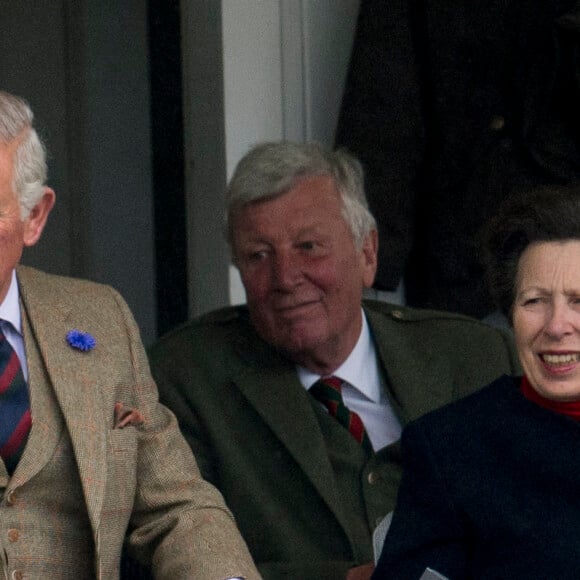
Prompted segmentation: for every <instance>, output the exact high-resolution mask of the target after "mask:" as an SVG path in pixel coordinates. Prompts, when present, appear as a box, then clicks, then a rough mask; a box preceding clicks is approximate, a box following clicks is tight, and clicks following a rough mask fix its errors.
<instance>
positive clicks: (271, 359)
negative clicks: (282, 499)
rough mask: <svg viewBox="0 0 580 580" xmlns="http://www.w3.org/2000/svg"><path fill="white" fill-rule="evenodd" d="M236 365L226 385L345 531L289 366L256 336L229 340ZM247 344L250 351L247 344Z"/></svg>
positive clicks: (314, 424) (328, 469)
mask: <svg viewBox="0 0 580 580" xmlns="http://www.w3.org/2000/svg"><path fill="white" fill-rule="evenodd" d="M232 339H233V340H236V341H237V343H238V344H237V345H236V346H237V350H238V353H239V356H240V360H241V362H242V364H241V368H239V369H237V370H236V371H235V372H234V373H233V375H232V377H233V378H232V381H233V382H234V383H235V384H236V385H237V386H238V388H239V389H240V390H241V391H242V392H243V393H244V395H245V397H246V398H247V399H248V401H249V402H250V403H251V404H252V406H253V407H254V408H255V409H256V411H257V412H258V413H259V414H260V415H261V417H262V418H263V420H264V422H265V423H266V424H267V425H268V426H269V427H270V429H271V430H272V432H273V433H274V434H275V435H276V436H277V437H278V439H280V441H281V442H282V443H283V444H284V446H285V447H286V449H287V450H288V452H289V453H290V455H292V457H293V458H294V460H295V461H296V463H297V464H298V465H299V466H300V467H301V469H302V471H303V472H304V474H305V475H306V476H307V477H308V478H309V479H310V481H311V482H312V485H313V486H314V487H315V488H316V489H317V491H318V493H319V494H320V495H321V496H322V498H323V499H324V500H325V502H326V503H327V505H328V507H329V508H330V510H331V511H332V512H333V513H334V515H335V516H336V517H337V519H338V520H339V522H340V523H341V525H342V526H343V527H344V528H345V529H346V522H344V521H343V518H342V515H341V513H340V511H339V510H338V509H337V507H338V506H339V505H340V498H339V495H338V489H337V487H336V484H335V480H334V472H333V470H332V466H331V464H330V460H329V458H328V453H327V451H326V446H325V443H324V439H323V437H322V433H321V431H320V427H319V424H318V420H317V418H316V414H315V412H314V409H313V408H312V404H311V403H310V400H309V398H308V393H307V392H306V390H305V389H304V388H303V386H302V385H301V384H300V381H299V380H298V376H297V374H296V369H295V366H294V365H293V364H292V363H290V362H289V361H288V360H286V359H285V358H284V357H282V356H281V355H280V354H279V353H277V352H276V351H274V350H273V349H272V348H270V347H269V346H268V345H266V344H265V343H263V342H262V341H261V340H260V339H258V338H257V337H256V340H253V341H246V340H245V339H244V338H243V337H233V338H232ZM250 344H251V348H250V347H249V345H250Z"/></svg>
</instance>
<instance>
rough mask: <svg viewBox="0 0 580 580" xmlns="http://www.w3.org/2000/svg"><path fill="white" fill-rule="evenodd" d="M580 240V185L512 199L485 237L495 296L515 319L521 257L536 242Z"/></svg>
mask: <svg viewBox="0 0 580 580" xmlns="http://www.w3.org/2000/svg"><path fill="white" fill-rule="evenodd" d="M566 240H580V185H574V186H542V187H538V188H536V189H533V190H528V191H525V192H520V193H517V194H514V195H513V196H511V197H509V198H508V199H507V200H506V201H505V202H504V203H503V204H502V206H501V208H500V210H499V212H498V214H497V215H496V216H495V217H494V218H493V219H492V220H491V221H490V223H489V224H488V227H487V228H486V231H485V234H484V245H483V249H484V258H485V262H486V266H487V278H488V283H489V288H490V292H491V295H492V297H493V298H494V299H495V302H496V304H497V306H498V308H499V309H500V310H501V312H502V313H503V314H505V315H506V316H507V317H508V319H509V320H511V312H512V306H513V302H514V297H515V290H516V278H517V274H518V265H519V261H520V257H521V255H522V254H523V252H524V251H525V249H526V248H527V247H528V246H529V245H530V244H533V243H535V242H554V241H566Z"/></svg>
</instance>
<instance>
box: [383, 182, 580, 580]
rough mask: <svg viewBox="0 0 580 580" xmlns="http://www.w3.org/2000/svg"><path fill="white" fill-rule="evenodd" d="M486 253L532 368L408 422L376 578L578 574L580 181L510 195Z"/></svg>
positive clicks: (521, 350)
mask: <svg viewBox="0 0 580 580" xmlns="http://www.w3.org/2000/svg"><path fill="white" fill-rule="evenodd" d="M487 253H488V264H489V274H490V282H491V288H492V291H493V292H494V293H495V297H496V300H497V302H498V304H499V305H500V307H501V309H502V311H503V312H504V313H505V314H506V315H507V316H508V318H509V319H510V321H511V323H512V326H513V330H514V335H515V339H516V345H517V349H518V354H519V357H520V361H521V363H522V368H523V370H524V375H523V377H517V378H514V377H506V376H504V377H502V378H500V379H498V380H497V381H495V382H494V383H492V384H491V385H489V386H488V387H485V388H484V389H482V390H481V391H479V392H478V393H475V394H473V395H470V396H469V397H467V398H465V399H463V400H460V401H458V402H456V403H453V404H451V405H448V406H447V407H444V408H442V409H440V410H438V411H435V412H433V413H430V414H428V415H426V416H424V417H422V418H420V419H419V420H417V421H415V422H413V423H411V424H410V425H409V426H408V427H407V428H406V429H405V431H404V433H403V439H402V449H403V463H404V474H403V480H402V484H401V487H400V490H399V496H398V501H397V507H396V509H395V513H394V516H393V521H392V524H391V528H390V530H389V533H388V535H387V538H386V541H385V545H384V548H383V552H382V555H381V557H380V560H379V562H378V565H377V568H376V570H375V573H374V575H373V579H379V578H389V579H399V578H400V579H405V580H412V579H418V578H421V577H422V575H423V574H424V573H425V571H426V570H431V571H432V575H431V576H429V574H427V575H426V576H425V577H430V578H439V577H440V576H438V575H437V574H440V575H442V576H443V577H446V578H449V579H452V580H456V579H463V578H486V579H487V578H489V579H491V578H494V579H500V578H501V579H507V578H509V579H516V580H517V579H520V578H521V579H526V580H529V579H538V580H539V579H542V580H545V579H548V578H558V579H559V580H561V579H568V578H569V579H574V580H578V578H580V446H579V445H578V444H579V442H580V187H575V188H566V189H561V190H558V189H556V188H543V189H538V190H535V191H533V192H531V193H527V195H526V196H522V197H517V198H513V199H511V200H508V202H507V203H506V204H505V205H504V207H503V208H502V210H501V211H500V213H499V214H498V216H497V217H496V218H495V220H494V221H493V222H492V224H491V227H490V229H489V234H488V237H487Z"/></svg>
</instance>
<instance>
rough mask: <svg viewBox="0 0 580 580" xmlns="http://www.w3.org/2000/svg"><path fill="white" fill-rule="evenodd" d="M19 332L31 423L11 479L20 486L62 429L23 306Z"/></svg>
mask: <svg viewBox="0 0 580 580" xmlns="http://www.w3.org/2000/svg"><path fill="white" fill-rule="evenodd" d="M22 329H23V335H24V340H25V348H26V364H27V366H28V384H29V390H30V405H31V410H32V418H33V424H32V429H31V431H30V435H29V437H28V442H27V445H26V450H25V451H24V453H23V455H22V458H21V459H20V461H19V463H18V466H17V467H16V470H15V472H14V475H13V478H12V482H13V484H14V485H22V484H23V483H24V482H25V481H27V480H29V479H31V478H32V477H34V476H35V475H36V474H37V473H38V472H39V471H40V470H41V469H42V467H43V466H44V465H45V464H46V463H47V462H48V460H49V459H50V458H51V457H52V455H53V453H54V450H55V447H56V445H57V443H58V441H59V438H60V436H61V433H62V429H63V423H62V419H61V418H60V415H59V414H58V410H57V409H55V408H54V406H55V401H54V398H53V397H52V396H51V391H52V387H51V385H50V381H49V379H48V376H47V374H46V369H45V367H44V363H43V361H42V357H41V356H40V352H39V350H38V346H37V343H36V340H35V339H34V336H33V332H32V329H31V327H30V321H29V319H28V314H27V312H26V308H24V307H22Z"/></svg>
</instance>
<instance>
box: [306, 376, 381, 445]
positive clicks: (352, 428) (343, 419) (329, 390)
mask: <svg viewBox="0 0 580 580" xmlns="http://www.w3.org/2000/svg"><path fill="white" fill-rule="evenodd" d="M342 385H343V381H342V380H341V379H339V378H338V377H335V376H330V377H322V378H321V379H320V380H318V381H317V382H316V383H314V385H312V387H310V393H311V395H312V396H313V397H314V398H315V399H317V400H318V401H320V402H321V403H322V404H323V405H324V406H325V407H326V408H327V409H328V413H329V414H330V415H331V416H332V417H335V418H336V419H337V420H338V422H339V423H340V424H341V425H342V426H343V427H346V429H348V431H349V433H350V434H351V435H352V436H353V437H354V438H355V439H356V440H357V441H358V442H359V443H360V444H361V445H362V446H363V448H364V449H365V450H367V451H372V445H371V442H370V439H369V436H368V434H367V432H366V429H365V426H364V424H363V422H362V420H361V418H360V417H359V416H358V415H357V414H356V413H355V412H354V411H351V410H350V409H349V408H348V407H347V406H346V405H345V404H344V401H343V399H342Z"/></svg>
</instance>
